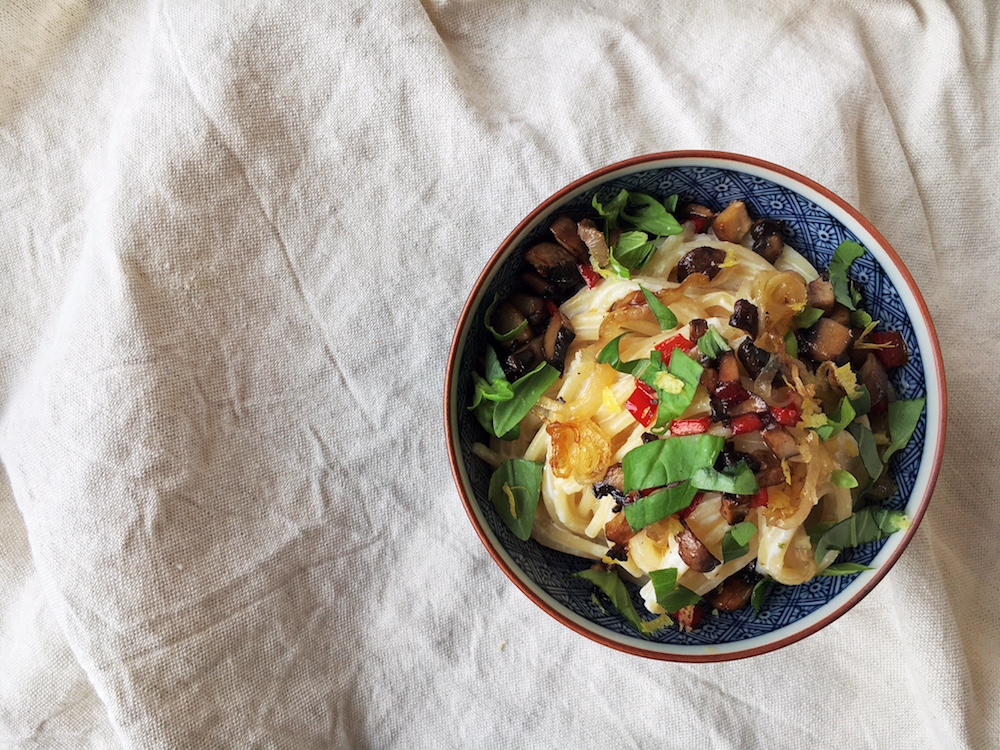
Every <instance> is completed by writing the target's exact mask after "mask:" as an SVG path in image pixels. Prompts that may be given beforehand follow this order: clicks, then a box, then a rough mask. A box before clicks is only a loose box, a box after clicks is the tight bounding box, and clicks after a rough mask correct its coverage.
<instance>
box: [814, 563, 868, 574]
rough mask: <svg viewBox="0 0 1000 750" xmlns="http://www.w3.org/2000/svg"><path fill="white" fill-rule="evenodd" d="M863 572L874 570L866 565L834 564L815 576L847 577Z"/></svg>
mask: <svg viewBox="0 0 1000 750" xmlns="http://www.w3.org/2000/svg"><path fill="white" fill-rule="evenodd" d="M865 570H874V568H869V567H868V566H867V565H861V564H860V563H852V562H845V563H835V564H833V565H831V566H830V567H828V568H827V569H826V570H824V571H822V572H820V573H817V574H816V575H817V576H849V575H851V574H852V573H861V572H862V571H865Z"/></svg>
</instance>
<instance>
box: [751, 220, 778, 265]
mask: <svg viewBox="0 0 1000 750" xmlns="http://www.w3.org/2000/svg"><path fill="white" fill-rule="evenodd" d="M783 230H784V224H783V222H780V221H774V220H773V219H757V221H755V222H754V223H753V224H752V225H751V226H750V236H751V237H752V238H753V251H754V252H755V253H757V255H759V256H761V257H762V258H763V259H764V260H766V261H767V262H768V263H774V261H776V260H777V259H778V256H779V255H781V251H782V250H784V249H785V238H784V236H783V234H782V232H783Z"/></svg>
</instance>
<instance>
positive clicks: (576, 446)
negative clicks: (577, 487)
mask: <svg viewBox="0 0 1000 750" xmlns="http://www.w3.org/2000/svg"><path fill="white" fill-rule="evenodd" d="M545 431H546V432H547V433H548V434H549V437H550V438H551V440H552V454H551V456H550V458H549V464H550V465H551V466H552V473H553V474H555V475H556V476H557V477H559V478H560V479H568V478H570V477H572V478H573V479H574V480H575V481H577V482H579V483H580V484H593V483H594V482H597V481H600V480H601V478H602V477H604V475H605V474H606V473H607V471H608V467H609V466H610V465H611V446H610V445H609V444H608V438H607V437H606V436H605V434H604V431H603V430H602V429H601V428H600V427H598V426H597V425H596V424H594V422H593V421H591V420H589V419H573V420H570V421H569V422H551V423H549V424H548V425H546V427H545Z"/></svg>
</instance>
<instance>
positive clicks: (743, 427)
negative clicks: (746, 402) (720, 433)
mask: <svg viewBox="0 0 1000 750" xmlns="http://www.w3.org/2000/svg"><path fill="white" fill-rule="evenodd" d="M763 426H764V423H763V422H761V421H760V417H758V416H757V415H756V414H741V415H740V416H738V417H733V418H732V419H730V420H729V429H731V430H732V431H733V436H734V437H735V436H736V435H742V434H743V433H745V432H756V431H757V430H759V429H760V428H761V427H763Z"/></svg>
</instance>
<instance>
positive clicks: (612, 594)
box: [573, 568, 642, 633]
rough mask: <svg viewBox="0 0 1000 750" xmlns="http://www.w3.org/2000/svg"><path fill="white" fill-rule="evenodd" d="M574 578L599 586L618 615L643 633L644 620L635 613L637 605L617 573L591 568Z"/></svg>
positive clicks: (576, 574)
mask: <svg viewBox="0 0 1000 750" xmlns="http://www.w3.org/2000/svg"><path fill="white" fill-rule="evenodd" d="M573 576H574V577H576V578H582V579H583V580H585V581H590V582H591V583H592V584H594V585H595V586H597V588H599V589H600V590H601V591H602V592H603V593H604V595H605V596H606V597H608V599H610V600H611V606H612V607H614V608H615V609H616V610H618V614H620V615H621V616H622V617H624V618H625V619H626V620H627V621H628V623H629V625H631V626H632V627H633V628H635V629H636V630H638V631H639V632H640V633H642V620H640V619H639V613H638V612H636V611H635V605H634V604H633V603H632V597H631V596H629V593H628V589H627V588H625V582H624V581H623V580H622V579H621V578H619V577H618V574H617V573H616V572H615V571H613V570H595V569H594V568H590V569H588V570H581V571H580V572H579V573H574V574H573Z"/></svg>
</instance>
